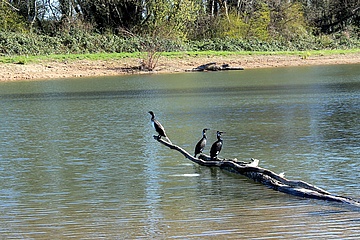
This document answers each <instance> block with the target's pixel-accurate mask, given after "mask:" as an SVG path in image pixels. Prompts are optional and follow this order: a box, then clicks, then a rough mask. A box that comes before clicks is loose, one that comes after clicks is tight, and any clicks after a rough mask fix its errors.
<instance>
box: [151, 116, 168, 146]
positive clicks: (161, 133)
mask: <svg viewBox="0 0 360 240" xmlns="http://www.w3.org/2000/svg"><path fill="white" fill-rule="evenodd" d="M149 113H150V115H151V124H152V126H153V127H154V129H155V131H156V132H157V133H158V134H159V135H158V139H160V138H161V137H165V138H166V139H167V140H168V141H169V142H170V143H171V141H170V139H169V138H168V137H167V136H166V133H165V128H164V127H163V126H162V125H161V123H160V122H159V121H158V120H157V119H155V114H154V112H153V111H149Z"/></svg>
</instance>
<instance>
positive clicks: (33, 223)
mask: <svg viewBox="0 0 360 240" xmlns="http://www.w3.org/2000/svg"><path fill="white" fill-rule="evenodd" d="M0 108H1V113H0V117H1V118H0V120H1V126H0V236H1V239H69V238H70V239H71V238H73V239H100V238H104V239H141V238H145V239H150V238H156V239H164V238H169V239H204V238H205V239H206V238H211V239H217V238H219V239H223V238H229V239H280V238H285V239H356V238H358V237H359V236H360V210H359V209H355V208H353V207H349V206H346V205H341V204H334V203H328V202H324V201H319V200H307V199H302V198H298V197H294V196H288V195H285V194H283V193H279V192H275V191H273V190H270V189H267V188H266V187H264V186H262V185H260V184H258V183H254V182H253V181H251V180H249V179H247V178H244V177H241V176H235V175H232V174H229V173H226V172H224V171H221V170H218V169H210V168H206V167H200V166H197V165H194V164H193V163H191V162H190V161H189V160H187V159H184V158H183V157H182V155H180V154H179V153H177V152H175V151H172V150H169V149H167V148H166V147H164V146H162V145H160V144H159V143H157V142H156V141H154V139H153V138H152V135H153V134H154V130H153V129H152V128H151V125H150V115H149V114H148V113H147V112H148V111H149V110H152V111H154V112H155V113H156V114H157V117H158V119H159V120H160V121H161V122H162V124H163V125H164V126H165V128H166V130H167V133H168V135H169V137H170V139H171V140H172V141H173V143H175V144H177V145H179V146H182V147H184V148H185V149H187V150H188V151H189V152H191V153H192V152H193V148H194V145H195V144H196V142H197V141H198V140H199V138H200V137H201V130H202V129H203V128H205V127H208V128H211V131H209V132H208V139H209V142H210V144H211V143H212V142H213V141H215V138H216V137H215V131H216V130H222V131H225V132H226V134H225V135H224V148H223V151H222V152H221V154H220V156H221V157H227V158H238V159H239V160H249V159H250V158H251V157H254V158H257V159H260V166H262V167H265V168H268V169H270V170H273V171H275V172H277V173H280V172H285V175H286V176H287V177H288V178H289V179H294V180H296V179H302V180H304V181H307V182H309V183H312V184H315V185H317V186H319V187H322V188H324V189H325V190H328V191H330V192H332V193H334V194H339V195H345V196H349V197H353V198H357V199H360V184H359V179H360V174H359V172H360V162H359V160H360V145H359V142H360V141H359V140H360V122H359V117H360V65H339V66H315V67H295V68H277V69H261V70H245V71H240V72H222V73H189V74H172V75H141V76H139V75H134V76H121V77H107V78H88V79H67V80H58V81H38V82H20V83H1V84H0ZM210 144H209V145H210ZM208 151H209V146H207V148H206V152H208Z"/></svg>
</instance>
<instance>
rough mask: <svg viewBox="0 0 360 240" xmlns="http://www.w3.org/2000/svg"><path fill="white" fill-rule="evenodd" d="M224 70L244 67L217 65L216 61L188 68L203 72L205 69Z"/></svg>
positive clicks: (192, 70) (191, 70)
mask: <svg viewBox="0 0 360 240" xmlns="http://www.w3.org/2000/svg"><path fill="white" fill-rule="evenodd" d="M224 70H244V68H242V67H230V65H229V64H223V65H220V66H219V65H217V64H216V62H211V63H207V64H203V65H200V66H198V67H196V68H192V69H188V70H186V71H187V72H203V71H224Z"/></svg>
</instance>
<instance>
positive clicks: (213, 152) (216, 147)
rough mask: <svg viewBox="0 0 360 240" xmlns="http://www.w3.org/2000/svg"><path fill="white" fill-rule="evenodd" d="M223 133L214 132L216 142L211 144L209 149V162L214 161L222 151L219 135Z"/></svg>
mask: <svg viewBox="0 0 360 240" xmlns="http://www.w3.org/2000/svg"><path fill="white" fill-rule="evenodd" d="M223 133H224V132H220V131H216V137H217V141H216V142H214V143H213V145H212V146H211V149H210V158H211V160H216V159H217V156H218V155H219V153H220V151H221V149H222V146H223V140H222V138H221V134H223Z"/></svg>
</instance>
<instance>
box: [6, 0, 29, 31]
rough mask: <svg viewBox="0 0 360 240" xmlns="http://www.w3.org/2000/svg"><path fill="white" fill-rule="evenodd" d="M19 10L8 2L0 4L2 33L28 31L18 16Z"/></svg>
mask: <svg viewBox="0 0 360 240" xmlns="http://www.w3.org/2000/svg"><path fill="white" fill-rule="evenodd" d="M18 12H19V9H18V8H16V7H15V6H13V5H11V4H10V3H8V2H6V1H1V2H0V30H1V31H14V32H24V31H26V24H25V21H24V20H23V18H22V17H21V16H20V15H19V14H18Z"/></svg>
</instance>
